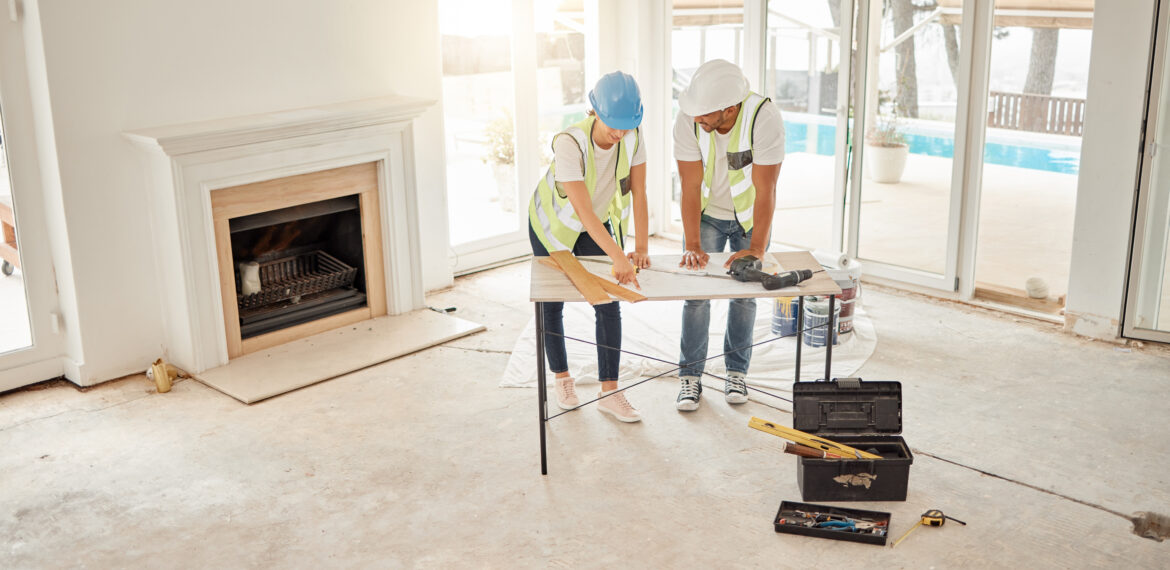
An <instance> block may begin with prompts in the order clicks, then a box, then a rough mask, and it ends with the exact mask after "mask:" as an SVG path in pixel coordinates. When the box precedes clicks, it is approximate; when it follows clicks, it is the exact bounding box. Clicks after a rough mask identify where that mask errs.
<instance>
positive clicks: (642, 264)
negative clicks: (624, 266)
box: [626, 251, 650, 269]
mask: <svg viewBox="0 0 1170 570" xmlns="http://www.w3.org/2000/svg"><path fill="white" fill-rule="evenodd" d="M626 258H627V259H629V260H630V263H633V264H634V267H637V268H638V269H646V268H647V267H650V255H649V254H647V253H646V252H645V251H634V252H630V253H628V254H626Z"/></svg>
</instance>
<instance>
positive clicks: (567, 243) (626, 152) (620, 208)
mask: <svg viewBox="0 0 1170 570" xmlns="http://www.w3.org/2000/svg"><path fill="white" fill-rule="evenodd" d="M595 120H596V117H595V116H592V115H590V116H588V117H586V118H585V120H583V121H581V122H579V123H576V124H574V125H572V126H570V127H569V128H567V129H565V130H564V131H562V132H560V133H557V135H556V136H554V137H553V147H554V148H553V154H554V155H555V154H556V148H555V146H556V139H557V137H560V136H562V135H568V136H571V137H573V140H574V141H576V143H577V147H578V148H579V149H581V154H582V160H583V161H584V163H585V188H586V189H587V190H589V197H590V199H592V198H593V193H594V192H596V190H597V166H596V165H595V164H594V158H593V144H592V137H591V134H592V132H593V123H594V121H595ZM640 134H641V131H640V130H638V129H636V130H633V131H630V132H628V133H626V136H624V137H622V140H620V141H618V143H617V144H618V149H617V152H618V156H617V168H616V169H615V180H614V184H615V187H614V193H613V200H612V201H611V202H610V204H609V210H608V211H607V214H606V218H607V219H608V221H609V227H610V230H611V231H612V232H613V236H614V241H616V242H617V245H618V247H619V248H622V249H624V248H625V234H626V232H627V231H628V230H629V229H630V215H631V212H632V211H633V207H632V206H631V202H632V200H631V196H630V189H631V188H630V163H632V162H633V161H634V153H636V152H637V150H638V144H639V143H640ZM556 166H557V162H556V159H554V160H553V162H552V164H549V165H548V170H547V171H546V172H545V174H544V177H542V178H541V179H540V182H539V183H538V184H537V185H536V191H535V192H533V193H532V199H531V200H530V201H529V202H528V223H529V224H530V225H531V226H532V229H533V231H534V232H535V233H536V237H537V238H538V239H539V240H540V243H541V244H542V245H544V248H545V249H546V250H548V251H572V249H573V246H574V245H576V243H577V238H578V237H579V236H580V235H581V232H583V231H585V226H584V225H582V224H581V219H580V218H579V217H578V216H577V212H576V211H575V210H573V204H572V202H570V201H569V196H568V195H567V194H565V192H564V190H563V189H562V188H561V185H560V184H557V182H556ZM602 221H603V222H604V221H606V220H604V219H603V220H602Z"/></svg>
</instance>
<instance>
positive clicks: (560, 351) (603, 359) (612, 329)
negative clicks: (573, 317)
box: [528, 223, 706, 382]
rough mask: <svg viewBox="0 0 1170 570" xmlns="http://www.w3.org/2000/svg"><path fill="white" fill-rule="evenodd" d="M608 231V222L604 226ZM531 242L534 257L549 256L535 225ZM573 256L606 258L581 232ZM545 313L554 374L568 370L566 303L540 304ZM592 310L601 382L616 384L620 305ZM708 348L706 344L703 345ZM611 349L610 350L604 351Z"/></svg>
mask: <svg viewBox="0 0 1170 570" xmlns="http://www.w3.org/2000/svg"><path fill="white" fill-rule="evenodd" d="M605 228H606V229H609V223H606V224H605ZM528 241H530V242H531V243H532V255H535V256H537V257H541V256H548V251H547V250H546V249H545V248H544V244H542V243H540V239H539V238H537V237H536V232H535V231H533V229H532V226H531V225H529V226H528ZM573 255H605V251H603V250H602V249H601V246H599V245H597V242H595V241H593V238H591V237H589V234H588V233H586V232H581V235H580V237H578V238H577V243H576V244H575V245H574V246H573ZM541 305H542V306H543V313H544V331H545V336H544V353H545V355H547V356H548V366H549V368H550V369H552V371H553V372H554V373H560V372H566V371H568V370H569V363H568V356H566V354H565V339H564V337H563V336H561V335H563V334H565V322H564V318H563V310H564V307H565V304H564V303H560V302H548V301H546V302H544V303H541ZM593 311H594V312H595V313H596V316H597V327H596V329H597V332H596V335H597V378H598V379H599V380H601V381H602V382H609V381H617V379H618V365H619V363H620V361H621V352H619V350H620V349H621V347H622V314H621V308H620V307H619V306H618V303H617V302H613V303H605V304H604V305H594V306H593ZM704 346H706V343H704ZM603 347H610V348H603Z"/></svg>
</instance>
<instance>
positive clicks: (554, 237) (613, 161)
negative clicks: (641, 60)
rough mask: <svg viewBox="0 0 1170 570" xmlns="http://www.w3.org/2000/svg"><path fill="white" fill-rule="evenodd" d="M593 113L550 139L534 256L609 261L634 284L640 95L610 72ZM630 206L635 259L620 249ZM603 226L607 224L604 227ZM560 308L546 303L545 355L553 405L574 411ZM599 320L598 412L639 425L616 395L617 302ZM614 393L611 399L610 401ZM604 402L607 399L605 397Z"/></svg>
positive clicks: (642, 160)
mask: <svg viewBox="0 0 1170 570" xmlns="http://www.w3.org/2000/svg"><path fill="white" fill-rule="evenodd" d="M589 103H590V104H592V106H593V109H592V110H591V111H589V114H588V116H586V117H585V120H583V121H581V122H579V123H577V124H575V125H572V126H570V127H569V128H567V129H565V130H564V131H563V132H561V133H558V134H557V135H556V136H555V137H553V143H552V147H553V152H554V158H553V163H552V164H550V165H549V167H548V172H547V173H546V174H545V176H544V178H542V179H541V181H540V183H539V184H538V185H537V187H536V192H534V193H533V194H532V199H531V200H530V201H529V203H528V222H529V223H528V237H529V241H531V242H532V254H533V255H536V256H541V255H548V252H549V251H557V250H564V251H571V252H573V255H578V256H580V255H607V256H609V258H610V259H611V260H613V275H614V277H615V278H617V280H618V282H619V283H622V284H626V283H633V284H634V285H635V286H637V285H638V281H637V279H636V278H635V273H636V272H637V268H643V267H649V266H650V257H649V256H648V255H647V253H646V251H647V247H648V238H647V233H646V223H647V219H648V215H647V209H646V151H645V149H644V148H642V144H641V142H642V141H641V136H640V135H641V133H640V131H639V130H638V125H639V124H641V122H642V95H641V93H640V92H639V91H638V84H637V83H636V82H635V81H634V78H633V77H631V76H629V75H627V74H625V73H622V72H620V71H615V72H613V73H610V74H608V75H606V76H604V77H602V78H601V79H600V80H598V81H597V85H596V86H594V88H593V90H592V91H590V92H589ZM631 201H632V202H633V208H632V209H633V217H634V229H635V231H636V237H635V240H634V242H635V245H634V252H633V253H630V254H629V255H627V254H626V253H625V250H624V246H625V235H626V232H628V231H629V229H630V213H631V207H630V202H631ZM603 220H604V221H603ZM563 309H564V303H544V328H545V331H546V332H547V334H546V336H545V343H544V346H545V354H546V355H547V356H548V364H549V368H551V369H552V371H553V373H554V374H555V375H556V389H555V390H554V392H555V394H556V400H557V405H558V406H560V407H561V408H562V409H566V410H567V409H572V408H574V407H576V406H577V405H578V404H579V403H580V400H579V399H578V398H577V393H576V391H575V389H574V380H573V377H572V376H570V375H569V365H568V362H567V360H568V358H567V356H566V354H565V339H564V337H563V336H561V335H563V334H564V330H565V327H564V321H563V319H562V312H563ZM593 310H594V311H595V312H596V317H597V330H596V334H597V376H598V379H600V380H601V393H600V394H598V396H599V397H602V398H603V399H602V400H601V401H600V402H599V403H598V408H597V409H599V410H601V411H602V412H605V413H607V414H610V415H611V416H613V417H615V418H617V419H619V420H621V421H623V422H636V421H639V420H641V419H642V417H641V415H639V414H638V410H636V409H634V407H633V406H632V405H630V402H629V400H627V399H626V397H625V393H624V392H618V393H616V394H613V392H614V391H615V390H617V378H618V366H619V361H620V359H621V352H619V349H620V348H621V346H622V321H621V311H620V308H619V307H618V303H616V302H613V303H606V304H604V305H596V306H594V307H593ZM610 394H613V395H610ZM605 396H609V397H605Z"/></svg>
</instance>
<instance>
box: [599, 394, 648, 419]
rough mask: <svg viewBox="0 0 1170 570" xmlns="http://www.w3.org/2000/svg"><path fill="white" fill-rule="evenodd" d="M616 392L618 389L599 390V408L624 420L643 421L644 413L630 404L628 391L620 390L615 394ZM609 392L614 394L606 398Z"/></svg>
mask: <svg viewBox="0 0 1170 570" xmlns="http://www.w3.org/2000/svg"><path fill="white" fill-rule="evenodd" d="M614 392H617V390H610V391H608V392H598V394H597V397H598V398H601V401H599V402H597V409H598V410H601V411H602V412H605V413H607V414H609V415H611V416H613V417H615V418H617V419H619V420H621V421H623V422H640V421H642V414H639V413H638V410H636V409H634V406H631V405H630V401H629V400H627V399H626V393H625V392H618V393H617V394H613V393H614ZM609 394H613V395H612V396H609V397H608V398H606V396H608V395H609Z"/></svg>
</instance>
